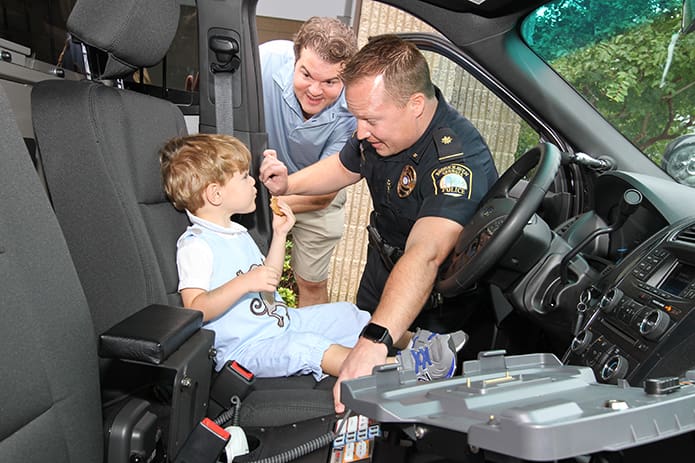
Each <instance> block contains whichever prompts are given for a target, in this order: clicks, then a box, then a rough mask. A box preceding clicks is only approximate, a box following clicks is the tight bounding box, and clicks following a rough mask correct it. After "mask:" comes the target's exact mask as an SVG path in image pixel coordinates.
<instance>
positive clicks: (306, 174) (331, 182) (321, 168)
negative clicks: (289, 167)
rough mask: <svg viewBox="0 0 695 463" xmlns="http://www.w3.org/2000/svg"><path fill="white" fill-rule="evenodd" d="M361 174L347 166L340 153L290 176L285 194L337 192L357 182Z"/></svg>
mask: <svg viewBox="0 0 695 463" xmlns="http://www.w3.org/2000/svg"><path fill="white" fill-rule="evenodd" d="M360 178H361V177H360V174H356V173H355V172H352V171H349V170H348V169H346V168H345V166H344V165H343V163H342V162H340V158H339V157H338V154H334V155H332V156H329V157H327V158H324V159H322V160H320V161H319V162H317V163H315V164H312V165H310V166H309V167H305V168H304V169H302V170H300V171H298V172H295V173H294V174H292V175H290V176H289V177H288V179H287V180H288V183H287V185H288V187H287V192H286V193H285V194H288V195H289V194H295V195H296V194H298V195H325V194H328V193H335V192H337V191H339V190H341V189H342V188H344V187H346V186H348V185H352V184H353V183H357V182H358V181H359V180H360Z"/></svg>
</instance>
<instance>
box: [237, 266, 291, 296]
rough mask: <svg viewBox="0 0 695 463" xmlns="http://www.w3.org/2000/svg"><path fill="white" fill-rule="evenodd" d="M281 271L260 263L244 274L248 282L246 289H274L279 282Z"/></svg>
mask: <svg viewBox="0 0 695 463" xmlns="http://www.w3.org/2000/svg"><path fill="white" fill-rule="evenodd" d="M281 276H282V273H281V272H280V270H278V269H276V268H275V267H271V266H268V265H260V266H258V267H254V268H252V269H251V270H249V271H248V272H246V273H245V274H244V277H245V278H246V280H247V283H248V286H249V288H248V291H249V292H252V291H275V289H276V288H277V287H278V284H279V283H280V277H281Z"/></svg>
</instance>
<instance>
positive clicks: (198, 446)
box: [174, 418, 231, 463]
mask: <svg viewBox="0 0 695 463" xmlns="http://www.w3.org/2000/svg"><path fill="white" fill-rule="evenodd" d="M230 437H231V435H230V434H229V432H227V431H226V430H224V429H223V428H222V427H220V426H218V425H217V424H215V422H214V421H212V420H211V419H210V418H203V420H202V421H201V422H200V423H198V425H197V426H196V427H195V429H193V431H192V432H191V434H189V436H188V439H186V442H185V443H184V444H183V447H181V451H179V453H178V455H176V458H175V459H174V463H215V462H217V460H218V459H219V457H220V455H221V454H222V451H223V450H224V448H225V446H226V445H227V442H229V438H230Z"/></svg>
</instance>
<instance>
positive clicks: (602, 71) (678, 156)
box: [522, 0, 695, 186]
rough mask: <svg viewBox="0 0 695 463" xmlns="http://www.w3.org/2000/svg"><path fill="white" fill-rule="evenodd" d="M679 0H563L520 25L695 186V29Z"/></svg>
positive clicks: (618, 121)
mask: <svg viewBox="0 0 695 463" xmlns="http://www.w3.org/2000/svg"><path fill="white" fill-rule="evenodd" d="M681 7H682V1H681V0H619V1H615V0H614V1H596V0H558V1H554V2H551V3H548V4H546V5H544V6H542V7H540V8H538V9H537V10H535V11H533V12H532V13H531V14H530V15H528V17H527V18H526V19H525V21H524V23H523V25H522V35H523V37H524V40H526V42H527V43H528V45H529V46H530V47H531V48H532V49H533V50H534V51H535V52H536V53H537V54H538V55H539V56H541V57H542V58H543V59H544V60H545V61H546V62H547V63H548V64H549V65H550V66H552V67H553V68H554V69H555V71H556V72H557V73H558V74H560V75H561V76H562V77H563V78H564V79H565V80H566V81H567V82H569V83H570V84H571V85H573V86H574V88H575V89H576V90H577V91H578V92H579V93H581V94H582V95H583V97H584V98H585V99H586V100H587V101H588V102H589V103H591V104H592V105H593V106H594V107H595V108H596V109H597V110H598V111H599V112H600V113H601V114H602V115H603V116H604V117H605V118H606V119H607V120H608V121H609V122H610V123H611V124H613V126H614V127H616V128H617V129H618V130H619V131H620V132H622V133H623V135H624V136H625V137H627V138H628V139H629V140H630V141H631V142H632V143H633V144H634V145H635V146H637V147H638V148H639V149H640V150H642V151H643V152H644V153H645V154H646V155H647V156H648V157H649V158H650V159H651V160H652V161H653V162H654V163H656V164H657V165H659V166H660V167H661V168H662V169H664V170H665V171H666V172H667V173H669V174H670V175H671V176H672V177H674V179H676V180H678V181H679V182H681V183H685V184H689V185H691V186H695V135H692V134H693V132H695V127H694V126H695V114H694V113H695V111H693V110H694V109H695V67H693V65H692V63H693V60H694V59H695V34H688V35H684V34H682V33H680V29H681V22H682V20H681Z"/></svg>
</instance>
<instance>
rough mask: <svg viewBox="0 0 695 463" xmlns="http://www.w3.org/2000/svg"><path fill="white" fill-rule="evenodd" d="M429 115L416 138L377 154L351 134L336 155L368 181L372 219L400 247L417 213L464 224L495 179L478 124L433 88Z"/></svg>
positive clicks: (351, 169) (385, 238) (417, 216)
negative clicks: (410, 143)
mask: <svg viewBox="0 0 695 463" xmlns="http://www.w3.org/2000/svg"><path fill="white" fill-rule="evenodd" d="M436 97H437V100H438V104H437V109H436V111H435V114H434V117H433V119H432V121H431V123H430V125H429V126H428V128H427V130H426V131H425V133H424V134H423V135H422V137H420V139H419V140H418V141H417V142H415V144H414V145H413V146H412V147H410V148H409V149H406V150H404V151H401V152H400V153H398V154H395V155H392V156H388V157H382V156H380V155H379V154H377V152H376V151H375V150H374V148H373V147H372V146H371V144H370V143H368V142H366V141H360V140H358V139H357V137H356V134H353V136H352V138H351V139H350V140H349V141H348V142H347V143H346V145H345V146H344V147H343V149H342V150H341V151H340V161H341V162H342V163H343V165H344V166H345V167H346V168H347V169H349V170H350V171H352V172H355V173H359V174H361V175H362V177H364V178H365V179H366V181H367V185H368V186H369V190H370V193H371V196H372V202H373V205H374V213H373V217H372V218H373V221H372V222H373V225H374V226H376V228H377V230H378V231H379V233H380V234H381V236H382V238H383V239H384V241H386V242H387V243H388V244H390V245H392V246H396V247H399V248H401V249H403V248H404V247H405V242H406V240H407V238H408V234H409V233H410V230H411V229H412V227H413V225H414V223H415V221H416V220H418V219H419V218H421V217H444V218H447V219H450V220H453V221H455V222H458V223H460V224H461V225H465V224H466V223H467V222H468V221H469V220H470V218H471V217H472V216H473V214H474V213H475V210H476V208H477V206H478V203H479V201H480V200H481V199H482V198H483V196H484V195H485V193H486V192H487V191H488V189H489V188H490V187H491V186H492V184H493V183H494V182H495V181H496V180H497V169H496V168H495V165H494V163H493V160H492V157H491V155H490V150H489V148H488V146H487V144H486V143H485V141H484V140H483V138H482V136H481V135H480V133H479V132H478V130H477V129H476V128H475V127H474V126H473V124H471V122H470V121H469V120H468V119H466V118H465V117H463V116H462V115H460V114H459V113H458V112H457V111H456V110H455V109H454V108H452V107H451V106H450V105H449V104H448V103H447V102H446V101H445V99H444V97H443V96H442V94H441V92H440V91H439V89H436Z"/></svg>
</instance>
